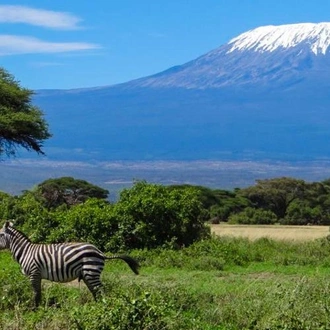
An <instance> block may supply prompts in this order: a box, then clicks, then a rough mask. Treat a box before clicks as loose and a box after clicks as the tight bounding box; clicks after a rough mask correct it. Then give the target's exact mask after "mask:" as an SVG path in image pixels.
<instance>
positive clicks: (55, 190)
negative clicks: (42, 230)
mask: <svg viewBox="0 0 330 330" xmlns="http://www.w3.org/2000/svg"><path fill="white" fill-rule="evenodd" d="M35 193H36V195H37V196H39V197H41V198H42V200H43V201H44V205H45V206H46V207H47V208H53V207H57V206H60V205H62V204H66V205H67V206H72V205H75V204H80V203H83V202H85V201H86V200H87V199H89V198H98V199H107V198H108V195H109V191H108V190H106V189H103V188H101V187H98V186H95V185H93V184H91V183H89V182H87V181H85V180H79V179H74V178H72V177H61V178H56V179H48V180H45V181H44V182H42V183H40V184H39V185H38V186H37V189H36V191H35Z"/></svg>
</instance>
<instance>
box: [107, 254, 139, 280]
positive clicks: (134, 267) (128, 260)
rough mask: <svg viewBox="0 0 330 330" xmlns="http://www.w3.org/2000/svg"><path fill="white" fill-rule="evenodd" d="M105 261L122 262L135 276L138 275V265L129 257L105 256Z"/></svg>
mask: <svg viewBox="0 0 330 330" xmlns="http://www.w3.org/2000/svg"><path fill="white" fill-rule="evenodd" d="M105 259H108V260H113V259H121V260H124V261H125V262H126V263H127V264H128V266H129V267H130V268H131V269H132V271H133V272H134V273H135V274H136V275H138V274H139V268H140V265H139V263H138V262H137V261H136V260H135V259H133V258H132V257H130V256H127V255H113V256H110V257H108V256H105Z"/></svg>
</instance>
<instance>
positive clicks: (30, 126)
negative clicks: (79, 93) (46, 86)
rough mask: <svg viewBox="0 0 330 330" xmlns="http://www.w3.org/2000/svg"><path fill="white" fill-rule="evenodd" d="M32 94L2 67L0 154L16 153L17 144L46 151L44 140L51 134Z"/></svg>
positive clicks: (37, 150) (34, 149)
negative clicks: (34, 102)
mask: <svg viewBox="0 0 330 330" xmlns="http://www.w3.org/2000/svg"><path fill="white" fill-rule="evenodd" d="M32 95H33V91H31V90H29V89H27V88H22V87H21V86H20V84H19V82H18V81H16V80H15V78H14V77H13V75H11V74H10V73H9V72H7V71H6V70H5V69H3V68H1V67H0V156H1V155H2V154H5V155H7V156H14V155H16V151H17V148H18V147H22V148H24V149H26V150H28V151H35V152H37V153H38V154H44V152H43V150H42V147H43V142H44V141H45V140H46V139H48V138H49V137H50V136H51V134H50V133H49V131H48V124H47V122H46V121H45V119H44V118H43V113H42V111H41V110H40V109H39V108H38V107H36V106H33V105H32V104H31V97H32Z"/></svg>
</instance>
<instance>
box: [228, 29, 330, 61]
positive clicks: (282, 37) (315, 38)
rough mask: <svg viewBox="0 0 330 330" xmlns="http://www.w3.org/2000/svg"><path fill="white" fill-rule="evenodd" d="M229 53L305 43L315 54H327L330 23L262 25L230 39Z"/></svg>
mask: <svg viewBox="0 0 330 330" xmlns="http://www.w3.org/2000/svg"><path fill="white" fill-rule="evenodd" d="M228 44H229V46H230V49H229V51H228V52H229V53H230V52H233V51H235V50H241V51H242V50H253V51H257V52H261V53H263V52H273V51H276V50H282V49H287V48H294V47H297V46H299V44H305V45H306V46H307V47H309V48H310V50H311V51H312V52H313V53H314V54H315V55H319V54H326V52H327V51H328V48H329V46H330V23H318V24H313V23H304V24H288V25H281V26H274V25H269V26H262V27H259V28H256V29H254V30H250V31H248V32H245V33H242V34H241V35H239V36H238V37H236V38H234V39H232V40H230V41H229V43H228Z"/></svg>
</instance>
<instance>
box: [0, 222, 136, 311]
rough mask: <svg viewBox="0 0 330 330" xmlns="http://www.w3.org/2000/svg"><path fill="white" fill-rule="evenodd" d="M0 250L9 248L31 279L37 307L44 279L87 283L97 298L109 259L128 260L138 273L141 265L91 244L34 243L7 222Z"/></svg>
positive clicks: (0, 240) (1, 232)
mask: <svg viewBox="0 0 330 330" xmlns="http://www.w3.org/2000/svg"><path fill="white" fill-rule="evenodd" d="M0 249H9V250H10V251H11V253H12V255H13V257H14V259H15V260H16V261H17V262H18V263H19V264H20V266H21V268H22V272H23V273H24V274H25V275H26V276H28V277H29V279H30V281H31V284H32V288H33V291H34V295H35V306H38V305H39V303H40V300H41V280H42V279H47V280H50V281H54V282H70V281H73V280H74V279H76V278H78V279H79V280H83V281H84V282H85V284H86V285H87V287H88V289H89V290H90V291H91V293H92V294H93V296H94V298H95V299H96V296H97V293H98V291H99V288H100V287H101V286H102V283H101V280H100V276H101V272H102V270H103V267H104V261H105V260H106V259H122V260H124V261H125V262H126V263H127V264H128V265H129V266H130V268H131V269H132V270H133V272H134V273H136V274H138V268H139V264H138V263H137V261H136V260H135V259H133V258H131V257H129V256H126V255H118V256H117V255H114V256H111V257H107V256H105V255H104V254H103V253H102V252H101V251H100V250H99V249H97V248H96V247H95V246H94V245H92V244H88V243H59V244H33V243H32V242H31V241H30V240H29V239H28V237H27V236H25V234H23V233H22V232H20V231H19V230H17V229H16V228H14V227H13V226H12V224H11V223H10V222H8V221H7V222H6V223H5V224H4V226H3V227H2V230H1V231H0Z"/></svg>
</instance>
